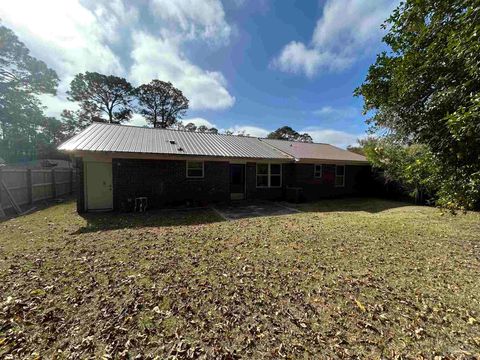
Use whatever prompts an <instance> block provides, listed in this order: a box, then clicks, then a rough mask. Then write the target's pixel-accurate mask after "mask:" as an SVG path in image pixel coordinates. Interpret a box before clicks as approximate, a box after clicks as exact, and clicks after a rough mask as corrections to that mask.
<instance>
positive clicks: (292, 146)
mask: <svg viewBox="0 0 480 360" xmlns="http://www.w3.org/2000/svg"><path fill="white" fill-rule="evenodd" d="M262 141H263V142H265V143H267V144H269V145H271V146H274V147H275V148H277V149H279V150H281V151H283V152H284V153H287V154H289V155H291V156H293V157H294V158H295V159H298V160H304V161H307V160H331V161H345V162H353V163H365V164H367V163H368V161H367V159H366V157H365V156H362V155H359V154H356V153H353V152H351V151H347V150H344V149H340V148H338V147H336V146H333V145H330V144H316V143H303V142H296V141H286V140H273V139H262Z"/></svg>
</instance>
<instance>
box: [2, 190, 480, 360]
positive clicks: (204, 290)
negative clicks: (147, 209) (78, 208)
mask: <svg viewBox="0 0 480 360" xmlns="http://www.w3.org/2000/svg"><path fill="white" fill-rule="evenodd" d="M301 209H302V210H303V211H304V212H303V213H299V214H294V215H288V216H273V217H265V218H252V219H245V220H238V221H233V222H225V221H222V219H220V218H219V217H218V216H217V215H216V214H215V213H214V212H211V211H209V210H203V211H190V212H183V213H175V214H169V213H165V212H158V213H149V214H147V215H131V214H127V215H117V214H111V215H109V214H103V215H102V214H97V215H89V216H88V217H85V218H82V217H80V216H78V215H77V214H76V213H75V211H74V204H73V203H68V204H62V205H57V206H53V207H51V208H48V209H45V210H42V211H39V212H36V213H34V214H30V215H27V216H24V217H20V218H16V219H12V220H9V221H6V222H4V223H0V358H5V357H8V356H11V357H13V358H29V357H35V355H39V356H41V357H42V358H43V357H46V358H51V357H57V358H82V359H83V358H88V357H92V358H94V357H102V356H103V357H106V358H109V357H111V358H133V357H135V356H139V355H141V356H142V357H143V358H153V357H155V356H158V357H159V358H197V357H204V358H214V357H217V358H230V359H232V358H240V357H244V358H258V359H260V358H272V359H273V358H280V357H286V358H319V357H320V358H322V357H325V358H326V357H344V358H351V357H355V356H359V357H370V358H379V357H383V358H392V357H400V356H404V357H405V356H406V357H422V356H423V357H426V358H431V357H434V356H436V355H438V356H446V357H458V358H460V357H465V358H468V357H474V356H475V355H477V356H478V354H479V352H480V324H479V322H480V281H479V279H480V235H479V234H480V214H478V213H468V214H462V215H457V216H452V215H449V214H443V215H442V214H441V212H440V211H439V210H437V209H433V208H427V207H415V206H407V205H406V204H402V203H395V202H389V201H382V200H375V199H345V200H331V201H323V202H319V203H316V204H305V205H302V206H301Z"/></svg>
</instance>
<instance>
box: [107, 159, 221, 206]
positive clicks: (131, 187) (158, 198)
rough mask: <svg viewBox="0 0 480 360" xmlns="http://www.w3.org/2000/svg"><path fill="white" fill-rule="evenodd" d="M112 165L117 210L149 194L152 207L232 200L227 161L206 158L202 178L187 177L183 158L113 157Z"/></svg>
mask: <svg viewBox="0 0 480 360" xmlns="http://www.w3.org/2000/svg"><path fill="white" fill-rule="evenodd" d="M112 166H113V206H114V209H115V210H120V211H128V210H130V209H131V208H132V206H133V205H132V201H133V199H134V198H135V197H140V196H146V197H148V203H149V207H150V208H155V207H162V206H165V205H175V204H184V203H186V202H190V203H192V204H204V203H205V204H206V203H212V202H220V201H228V200H229V199H230V192H229V190H230V183H229V164H228V163H227V162H217V161H206V162H205V163H204V169H205V173H204V175H205V176H204V178H202V179H188V178H187V177H186V161H181V160H139V159H113V161H112Z"/></svg>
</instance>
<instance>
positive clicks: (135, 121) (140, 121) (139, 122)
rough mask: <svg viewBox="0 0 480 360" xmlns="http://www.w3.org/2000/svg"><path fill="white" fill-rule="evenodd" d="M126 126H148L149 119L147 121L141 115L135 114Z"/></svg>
mask: <svg viewBox="0 0 480 360" xmlns="http://www.w3.org/2000/svg"><path fill="white" fill-rule="evenodd" d="M125 125H130V126H142V127H143V126H147V125H148V123H147V119H145V118H144V117H143V116H142V115H141V114H138V113H133V115H132V118H131V119H130V121H129V122H127V123H125Z"/></svg>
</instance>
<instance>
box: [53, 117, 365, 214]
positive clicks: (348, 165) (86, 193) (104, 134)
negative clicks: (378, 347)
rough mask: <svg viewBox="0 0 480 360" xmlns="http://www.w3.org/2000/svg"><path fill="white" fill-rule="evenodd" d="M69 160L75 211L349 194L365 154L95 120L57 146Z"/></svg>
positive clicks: (355, 186) (362, 168)
mask: <svg viewBox="0 0 480 360" xmlns="http://www.w3.org/2000/svg"><path fill="white" fill-rule="evenodd" d="M59 149H60V150H62V151H65V152H67V153H70V154H71V155H72V156H73V157H74V158H75V163H76V167H77V170H78V171H77V174H78V189H79V191H78V192H77V193H78V201H77V208H78V211H79V212H85V211H92V210H119V211H129V210H132V209H133V207H134V204H135V199H138V198H146V199H147V201H148V207H149V208H152V207H161V206H165V205H167V204H175V203H177V204H179V203H187V202H190V203H200V204H201V203H207V202H208V203H211V202H226V201H230V200H237V199H272V200H273V199H282V198H285V196H287V194H288V192H289V191H290V192H291V191H296V192H301V193H302V194H303V195H302V196H303V197H304V198H305V199H306V200H309V199H319V198H323V197H331V196H339V195H347V194H354V193H357V192H358V191H359V188H358V184H359V183H360V182H361V180H360V177H361V174H362V173H365V172H369V169H370V167H369V165H368V162H367V161H366V159H365V157H363V156H361V155H358V154H355V153H352V152H349V151H346V150H343V149H340V148H337V147H334V146H332V145H328V144H315V143H301V142H291V141H283V140H270V139H261V138H255V137H247V136H232V135H219V134H210V133H198V132H188V131H180V130H166V129H152V128H142V127H134V126H123V125H113V124H103V123H95V124H93V125H90V126H89V127H88V128H86V129H85V130H83V131H82V132H81V133H79V134H77V135H75V136H74V137H72V138H71V139H70V140H68V141H66V142H65V143H63V144H62V145H61V146H60V147H59Z"/></svg>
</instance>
